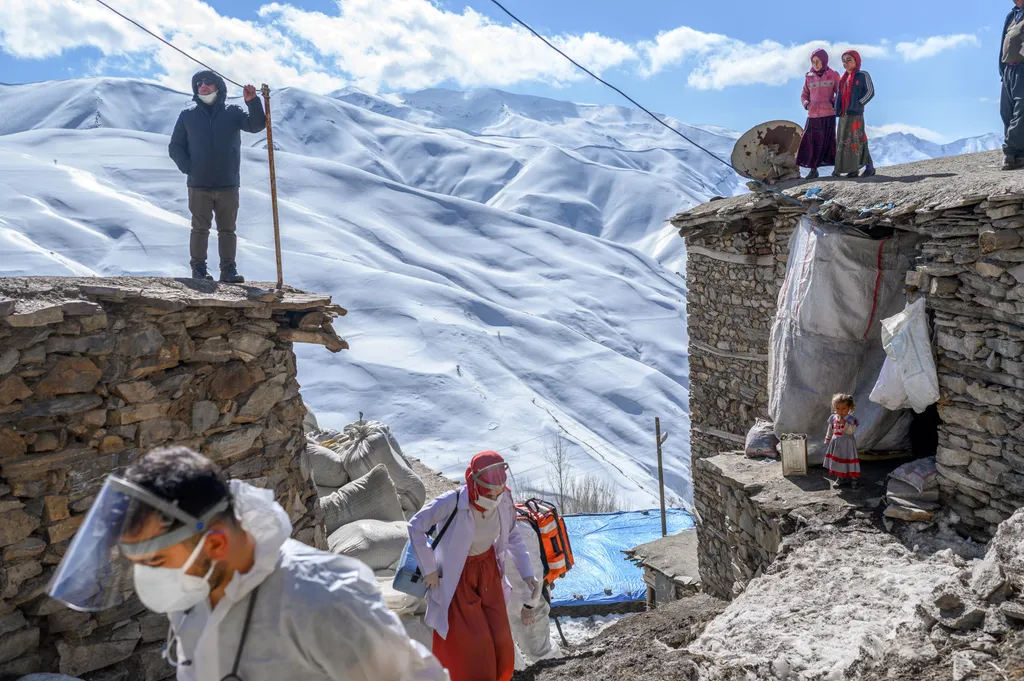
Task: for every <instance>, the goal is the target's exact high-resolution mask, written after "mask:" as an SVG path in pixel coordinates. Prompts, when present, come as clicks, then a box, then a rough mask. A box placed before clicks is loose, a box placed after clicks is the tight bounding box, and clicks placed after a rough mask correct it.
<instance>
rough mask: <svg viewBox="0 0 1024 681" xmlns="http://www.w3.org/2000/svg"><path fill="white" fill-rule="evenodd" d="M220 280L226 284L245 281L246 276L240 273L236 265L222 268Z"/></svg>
mask: <svg viewBox="0 0 1024 681" xmlns="http://www.w3.org/2000/svg"><path fill="white" fill-rule="evenodd" d="M220 280H221V281H222V282H224V283H225V284H244V283H245V277H243V276H242V275H241V274H239V273H238V268H237V267H236V266H234V265H228V266H227V267H221V268H220Z"/></svg>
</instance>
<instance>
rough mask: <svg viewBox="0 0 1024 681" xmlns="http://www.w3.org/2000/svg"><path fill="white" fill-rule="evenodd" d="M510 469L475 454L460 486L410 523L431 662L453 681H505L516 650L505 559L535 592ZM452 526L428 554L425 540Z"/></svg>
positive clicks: (488, 454) (492, 454) (499, 461)
mask: <svg viewBox="0 0 1024 681" xmlns="http://www.w3.org/2000/svg"><path fill="white" fill-rule="evenodd" d="M507 481H508V464H506V463H505V460H504V459H503V458H502V457H501V456H500V455H499V454H496V453H495V452H481V453H480V454H477V455H476V456H474V457H473V461H472V463H470V466H469V468H468V469H467V470H466V485H465V486H464V487H461V488H460V489H458V490H457V491H454V492H448V493H447V494H443V495H441V496H440V497H438V498H437V499H435V500H434V501H433V502H431V503H430V504H428V505H427V506H425V507H424V508H423V510H422V511H420V512H419V513H417V514H416V515H415V516H414V517H413V518H412V520H410V521H409V537H410V541H411V543H412V546H413V550H414V551H415V553H416V560H417V561H418V563H419V565H420V571H421V572H422V573H423V574H424V578H423V581H424V582H425V583H426V584H427V586H428V587H429V588H430V592H429V594H428V597H427V615H426V618H425V621H426V623H427V625H429V626H430V627H431V628H433V629H434V650H433V652H434V655H435V656H436V657H437V658H438V660H440V662H441V664H442V665H444V667H445V668H446V669H447V670H448V673H449V674H450V675H451V679H452V681H509V680H510V679H511V678H512V674H513V672H514V671H515V644H514V643H513V641H512V632H511V628H510V626H509V621H508V614H507V612H506V607H507V603H508V599H509V598H511V596H512V587H511V585H510V584H509V581H508V579H507V577H506V575H505V556H506V555H511V556H512V559H513V560H514V561H515V566H516V569H517V570H518V571H519V574H520V575H521V576H522V577H523V579H524V580H525V581H526V582H527V583H528V584H530V586H531V588H532V589H533V590H534V591H536V589H537V587H538V586H539V584H538V582H537V579H536V577H535V576H534V573H533V566H532V565H531V563H530V555H529V553H528V552H527V549H526V544H525V543H524V542H523V538H522V537H521V536H520V535H519V530H518V529H517V528H516V510H515V505H514V504H513V502H512V498H511V495H510V493H509V490H508V489H507V487H506V484H507ZM449 519H450V520H451V523H450V525H449V527H448V530H447V532H445V535H444V537H443V538H442V541H441V542H440V543H438V544H437V546H435V547H434V549H433V550H432V549H431V547H430V545H429V544H428V539H429V535H428V533H429V532H430V531H431V529H432V528H435V527H443V526H444V525H445V524H446V523H448V521H449Z"/></svg>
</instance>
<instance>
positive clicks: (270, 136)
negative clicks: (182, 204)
mask: <svg viewBox="0 0 1024 681" xmlns="http://www.w3.org/2000/svg"><path fill="white" fill-rule="evenodd" d="M260 91H261V92H262V93H263V103H264V105H265V106H266V108H267V157H268V158H269V160H270V206H271V209H272V210H273V213H274V255H276V256H277V290H278V291H280V290H281V289H282V288H284V273H283V272H282V267H281V224H280V222H278V218H277V173H275V172H274V129H273V126H272V125H271V120H270V87H269V86H268V85H267V84H266V83H264V84H263V87H262V89H261V90H260Z"/></svg>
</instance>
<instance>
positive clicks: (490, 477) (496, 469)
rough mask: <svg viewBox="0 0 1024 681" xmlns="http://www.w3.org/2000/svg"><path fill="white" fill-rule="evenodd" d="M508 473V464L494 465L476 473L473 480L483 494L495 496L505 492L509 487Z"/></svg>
mask: <svg viewBox="0 0 1024 681" xmlns="http://www.w3.org/2000/svg"><path fill="white" fill-rule="evenodd" d="M508 472H509V468H508V464H507V463H505V462H501V463H494V464H491V465H490V466H485V467H484V468H481V469H480V470H478V471H474V472H473V473H472V478H473V482H474V483H475V484H476V486H477V489H479V490H480V493H481V494H487V493H491V494H493V493H495V492H500V491H502V490H504V489H505V487H506V486H507V485H508Z"/></svg>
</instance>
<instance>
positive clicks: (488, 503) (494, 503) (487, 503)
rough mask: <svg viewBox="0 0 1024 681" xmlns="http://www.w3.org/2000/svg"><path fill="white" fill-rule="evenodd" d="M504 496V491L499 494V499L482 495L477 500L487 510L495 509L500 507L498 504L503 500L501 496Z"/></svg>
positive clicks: (478, 504) (477, 503)
mask: <svg viewBox="0 0 1024 681" xmlns="http://www.w3.org/2000/svg"><path fill="white" fill-rule="evenodd" d="M503 496H505V493H504V492H502V493H501V494H499V495H498V498H497V499H491V498H490V497H485V496H483V495H480V497H479V498H478V499H477V500H476V505H477V506H479V507H480V508H482V509H484V510H485V511H493V510H494V509H496V508H498V504H499V503H500V502H501V498H502V497H503Z"/></svg>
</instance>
